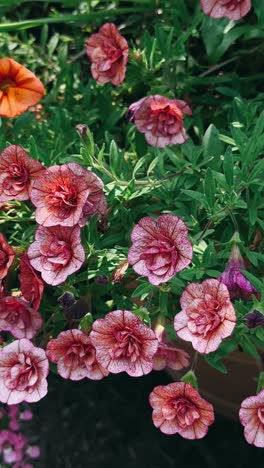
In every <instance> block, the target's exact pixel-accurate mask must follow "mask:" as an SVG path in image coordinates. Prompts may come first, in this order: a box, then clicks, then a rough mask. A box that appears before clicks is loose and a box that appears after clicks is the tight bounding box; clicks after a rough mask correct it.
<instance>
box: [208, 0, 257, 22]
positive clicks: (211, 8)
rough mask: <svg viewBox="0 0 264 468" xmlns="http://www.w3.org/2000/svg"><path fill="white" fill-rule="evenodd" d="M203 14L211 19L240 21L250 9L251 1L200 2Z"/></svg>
mask: <svg viewBox="0 0 264 468" xmlns="http://www.w3.org/2000/svg"><path fill="white" fill-rule="evenodd" d="M200 3H201V8H202V10H203V12H204V13H205V14H206V15H208V16H211V17H212V18H223V17H226V18H229V19H231V20H240V19H241V18H243V16H246V15H247V14H248V12H249V10H250V9H251V0H200Z"/></svg>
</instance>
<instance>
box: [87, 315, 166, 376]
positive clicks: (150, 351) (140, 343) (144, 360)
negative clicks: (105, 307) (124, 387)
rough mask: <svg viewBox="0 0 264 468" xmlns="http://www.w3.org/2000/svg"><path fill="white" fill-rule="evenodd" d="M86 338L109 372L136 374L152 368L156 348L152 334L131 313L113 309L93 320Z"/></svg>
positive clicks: (149, 370) (145, 372)
mask: <svg viewBox="0 0 264 468" xmlns="http://www.w3.org/2000/svg"><path fill="white" fill-rule="evenodd" d="M90 338H91V342H92V344H93V345H94V347H95V349H96V358H97V360H98V362H99V363H100V364H101V365H102V366H103V367H105V368H106V369H108V370H109V372H112V373H113V374H117V373H119V372H127V374H129V375H131V376H132V377H139V376H141V375H144V374H149V372H151V371H152V369H153V356H154V354H155V352H156V351H157V347H158V342H157V339H156V337H155V333H154V332H153V331H152V330H151V329H150V328H149V327H147V326H146V325H144V324H143V323H142V322H141V320H140V319H139V318H138V317H136V316H135V315H134V314H133V313H132V312H129V311H127V310H115V311H114V312H110V313H109V314H107V315H106V316H105V318H104V319H98V320H96V321H95V322H94V323H93V326H92V331H91V333H90Z"/></svg>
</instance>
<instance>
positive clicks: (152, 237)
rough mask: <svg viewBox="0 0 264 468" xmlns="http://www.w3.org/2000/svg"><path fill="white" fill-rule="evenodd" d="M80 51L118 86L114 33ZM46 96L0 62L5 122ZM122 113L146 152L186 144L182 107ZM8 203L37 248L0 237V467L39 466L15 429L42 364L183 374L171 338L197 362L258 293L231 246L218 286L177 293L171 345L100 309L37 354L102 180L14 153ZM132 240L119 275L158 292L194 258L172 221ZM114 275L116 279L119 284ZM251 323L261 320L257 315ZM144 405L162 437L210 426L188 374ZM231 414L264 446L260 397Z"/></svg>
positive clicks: (6, 163)
mask: <svg viewBox="0 0 264 468" xmlns="http://www.w3.org/2000/svg"><path fill="white" fill-rule="evenodd" d="M200 3H201V8H202V10H203V11H204V13H205V14H207V15H209V16H211V17H213V18H220V17H227V18H229V19H231V20H238V19H241V18H242V17H244V16H245V15H246V14H247V13H248V12H249V10H250V8H251V2H250V1H249V0H201V2H200ZM86 46H87V55H88V58H89V59H90V61H91V74H92V77H93V78H94V79H95V80H96V81H97V82H98V83H99V84H106V83H112V84H113V85H115V86H119V85H120V84H121V83H122V82H123V81H124V79H125V74H126V66H127V63H128V58H129V47H128V43H127V41H126V39H125V38H124V37H123V36H122V35H121V34H120V32H119V31H118V29H117V27H116V26H115V25H114V24H113V23H106V24H104V25H103V26H102V27H101V28H100V29H99V32H98V33H95V34H92V35H91V36H90V37H89V38H88V40H87V44H86ZM43 95H44V87H43V85H42V83H41V82H40V81H39V80H38V79H37V78H36V77H35V75H34V74H33V73H32V72H30V71H29V70H27V69H26V68H25V67H22V66H21V65H19V64H18V63H17V62H15V61H14V60H12V59H9V58H4V59H0V115H1V116H3V117H15V116H17V115H20V114H21V113H22V112H24V111H25V110H27V109H28V108H30V106H34V105H35V104H36V103H37V102H38V101H39V100H40V99H41V98H42V96H43ZM128 115H129V119H130V121H131V122H134V124H135V127H136V129H137V130H138V131H139V132H141V133H143V134H144V136H145V139H146V142H147V143H148V144H149V145H151V146H155V147H158V148H164V147H166V146H168V145H175V144H183V143H185V141H186V140H187V138H188V136H187V133H186V129H185V127H184V119H185V116H191V115H192V111H191V108H190V107H189V105H188V104H187V103H186V102H185V101H182V100H180V99H171V98H168V97H165V96H162V95H159V94H154V95H149V96H144V97H142V98H141V99H139V100H138V101H136V102H134V103H132V104H131V105H130V106H129V109H128ZM13 200H15V201H16V202H26V201H30V202H31V204H32V205H33V206H34V207H35V220H36V223H37V224H38V227H37V229H36V232H35V238H34V241H33V242H32V243H31V244H30V245H29V246H28V248H27V251H25V252H23V254H21V252H18V249H16V248H15V247H13V246H11V245H9V243H8V242H7V240H6V238H5V237H4V235H3V234H0V282H1V283H0V286H1V287H0V331H3V332H4V333H5V332H8V333H10V334H11V335H12V337H13V338H14V340H13V341H11V342H8V344H6V345H5V346H3V347H2V348H1V349H0V401H1V402H3V403H6V404H7V405H10V406H9V409H8V411H9V416H10V423H9V428H8V429H4V430H2V431H0V449H1V450H2V453H3V460H4V462H5V463H7V464H8V463H15V465H14V466H15V467H16V468H18V467H22V466H23V467H24V468H30V466H31V465H30V463H27V460H26V461H25V454H26V455H27V456H28V458H37V457H38V455H39V450H38V447H35V446H28V447H27V448H26V449H25V447H26V440H25V438H24V437H23V435H22V434H20V433H18V432H17V431H19V430H20V421H19V420H18V417H17V414H18V409H17V408H18V407H17V405H18V404H20V403H21V402H28V403H32V402H36V401H38V400H40V399H41V398H43V397H44V396H45V395H46V394H47V390H48V385H47V375H48V372H49V362H52V363H54V364H56V365H57V372H58V374H59V375H60V376H61V377H62V378H64V379H70V380H73V381H79V380H81V379H85V378H88V379H92V380H101V379H102V378H104V377H106V376H108V375H109V374H110V373H113V374H117V373H120V372H126V373H127V374H128V375H130V376H132V377H140V376H142V375H147V374H149V373H150V372H151V371H152V370H156V371H158V370H162V369H165V368H170V369H173V370H176V371H181V370H182V369H185V368H188V367H189V366H190V356H189V355H188V353H187V352H186V351H184V350H183V349H181V348H179V347H178V343H180V340H179V339H181V340H184V341H187V342H190V343H191V345H192V347H193V349H194V350H195V351H197V352H198V353H200V354H204V355H207V354H209V353H213V352H215V351H216V350H217V349H218V348H219V346H220V345H221V343H222V341H223V340H225V339H226V338H227V337H229V336H231V335H232V333H233V331H234V328H235V326H236V322H237V318H236V313H235V309H234V305H233V303H232V300H234V299H240V298H242V299H245V300H250V299H252V296H257V295H258V293H257V291H256V289H255V288H254V286H253V285H252V284H251V283H250V281H249V280H247V278H246V277H245V276H244V275H243V273H242V272H241V271H240V270H243V269H245V264H244V261H243V259H242V256H241V255H240V252H239V249H238V247H237V246H236V245H235V246H234V247H233V249H232V251H231V257H230V259H229V261H228V264H227V267H226V269H225V271H224V272H223V273H222V274H221V275H220V276H219V277H218V279H214V278H207V279H206V280H204V281H203V282H202V283H194V282H192V283H189V284H188V285H187V286H186V288H185V289H184V290H183V291H182V294H181V296H180V301H179V303H180V306H178V304H175V309H174V310H175V316H174V319H173V327H174V332H175V336H176V337H177V341H176V340H171V339H169V337H168V334H167V333H166V327H165V325H164V324H159V323H156V320H153V323H150V318H149V317H148V320H146V318H145V317H144V314H143V313H142V311H141V310H140V309H136V310H126V309H118V310H111V311H110V312H108V313H107V314H106V315H105V316H104V317H103V316H102V314H101V312H100V311H96V313H97V315H96V317H95V320H94V321H93V323H90V326H89V327H88V328H87V329H85V327H83V328H82V326H81V325H80V328H75V327H78V325H76V323H71V324H70V325H69V326H68V329H66V330H63V331H61V332H60V333H59V334H58V336H55V337H54V336H52V335H48V336H46V335H45V340H44V341H45V344H46V350H44V349H42V347H40V346H36V345H35V344H33V342H32V340H33V339H34V338H35V337H36V335H37V332H38V331H39V330H40V329H41V327H42V323H43V321H42V317H41V314H40V312H39V308H40V305H41V301H42V297H43V293H44V287H45V286H44V285H45V283H46V284H48V285H51V286H58V285H60V284H63V283H65V281H66V280H67V278H68V277H69V275H72V274H73V273H75V272H77V271H78V270H79V269H80V268H81V267H82V266H83V264H84V262H85V250H84V248H83V246H82V243H81V231H82V228H83V227H84V226H85V225H86V223H87V222H88V220H89V218H90V217H92V216H94V215H97V216H98V218H99V219H101V220H102V219H103V218H104V217H105V215H106V213H107V202H106V197H105V195H104V184H103V181H102V180H101V179H100V178H99V177H98V176H97V175H96V174H94V173H93V172H92V171H90V170H88V169H86V168H84V167H83V166H81V165H80V164H77V163H67V164H63V165H55V166H51V167H47V168H46V167H44V166H43V164H42V163H41V162H39V161H36V160H34V159H33V158H31V157H30V155H29V154H28V153H27V152H26V151H25V150H24V149H23V148H22V147H20V146H17V145H10V146H8V147H7V148H5V149H4V150H3V151H2V153H1V154H0V202H3V203H5V202H9V201H13ZM131 243H132V245H131V246H130V248H129V250H128V255H127V259H125V260H124V262H122V264H121V267H120V269H121V270H122V275H124V274H125V272H126V271H127V268H128V266H129V265H130V266H131V267H132V269H133V270H134V272H135V273H136V274H138V275H140V276H141V277H144V278H147V281H148V282H149V283H150V284H151V285H152V286H153V287H158V288H159V291H160V292H162V288H166V287H167V286H169V287H170V285H167V284H166V283H169V282H170V281H171V280H173V278H174V277H175V276H176V275H178V274H179V273H180V272H182V271H183V270H184V269H186V268H187V267H189V266H190V264H191V262H192V258H193V246H192V243H191V242H190V240H189V232H188V227H187V225H186V224H185V222H184V220H183V219H181V218H180V217H179V216H177V215H176V214H174V213H165V214H160V215H159V216H157V217H155V218H154V217H151V216H144V217H143V218H141V219H139V220H138V222H137V223H136V225H135V226H134V227H133V229H132V232H131ZM18 263H19V291H18V292H15V293H14V292H12V291H11V290H10V289H9V286H8V281H6V280H7V279H8V275H9V274H11V273H12V271H13V270H15V269H16V268H17V267H18ZM12 269H13V270H12ZM120 269H119V271H118V274H119V276H122V275H121V273H120ZM117 276H118V275H117ZM150 299H151V298H150ZM64 300H65V297H64ZM67 300H69V302H70V305H71V306H72V305H73V304H74V303H75V301H74V299H73V301H72V297H68V298H67ZM177 307H178V308H179V310H177ZM256 312H257V311H256ZM259 313H260V312H259ZM78 319H79V317H78ZM78 319H77V320H76V322H78ZM248 319H251V320H253V319H254V320H255V321H257V320H258V321H259V323H260V324H261V325H262V323H263V322H262V321H261V320H262V319H261V317H259V316H258V315H256V313H255V315H254V317H248ZM91 322H92V320H91ZM243 326H244V325H243ZM248 326H249V328H253V327H252V326H250V325H248ZM152 328H153V329H152ZM1 344H2V342H1ZM186 375H187V374H186ZM149 402H150V405H151V407H152V409H153V415H152V419H153V423H154V425H155V426H156V427H157V428H159V429H160V430H161V431H162V432H163V433H165V434H177V433H178V434H180V435H181V436H182V437H185V438H187V439H200V438H203V437H204V436H205V435H206V433H207V431H208V428H209V426H210V425H211V424H212V423H213V422H214V410H213V407H212V405H211V404H210V403H209V402H207V401H206V400H205V399H204V398H202V397H201V395H200V394H199V392H198V389H197V388H196V384H194V383H193V382H192V381H191V380H189V381H187V380H186V376H185V377H184V378H183V379H182V381H179V382H177V383H172V384H169V385H165V386H157V387H156V388H154V389H153V391H152V392H151V394H150V397H149ZM4 411H5V410H4ZM27 411H28V410H25V411H24V412H22V413H21V414H20V419H23V418H24V420H25V419H30V415H29V413H27ZM3 414H4V413H3ZM22 415H24V416H22ZM239 417H240V420H241V423H242V425H243V426H244V427H245V429H244V433H245V438H246V440H247V441H248V442H249V443H250V444H254V445H255V446H257V447H264V390H260V391H259V392H258V394H257V395H256V396H251V397H249V398H247V399H245V400H244V401H243V402H242V404H241V408H240V413H239Z"/></svg>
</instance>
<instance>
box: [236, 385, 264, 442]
mask: <svg viewBox="0 0 264 468" xmlns="http://www.w3.org/2000/svg"><path fill="white" fill-rule="evenodd" d="M239 419H240V422H241V424H242V425H243V426H244V427H245V429H244V436H245V439H246V441H247V442H248V443H249V444H253V445H255V446H256V447H262V448H264V389H263V390H261V391H260V392H259V393H258V394H257V395H256V396H250V397H249V398H246V399H245V400H244V401H243V402H242V403H241V407H240V411H239Z"/></svg>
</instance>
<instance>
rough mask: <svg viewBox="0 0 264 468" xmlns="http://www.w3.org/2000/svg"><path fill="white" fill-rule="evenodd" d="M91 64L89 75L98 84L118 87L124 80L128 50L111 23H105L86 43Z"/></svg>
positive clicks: (124, 41) (122, 38)
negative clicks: (110, 84)
mask: <svg viewBox="0 0 264 468" xmlns="http://www.w3.org/2000/svg"><path fill="white" fill-rule="evenodd" d="M86 46H87V49H86V51H87V55H88V57H89V59H90V61H91V62H92V67H91V73H92V76H93V78H94V79H95V80H96V81H97V82H98V83H108V82H111V83H113V85H116V86H119V85H120V84H121V83H122V81H124V79H125V74H126V64H127V61H128V55H129V48H128V44H127V41H126V39H125V38H124V37H123V36H121V34H120V33H119V31H118V29H117V27H116V25H115V24H113V23H106V24H104V25H103V26H102V27H101V28H100V29H99V32H98V33H96V34H92V35H91V36H90V37H89V39H88V40H87V43H86Z"/></svg>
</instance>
